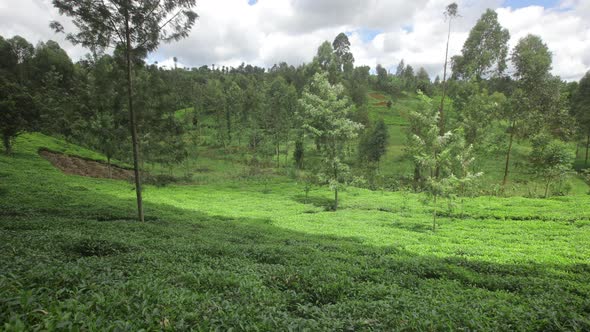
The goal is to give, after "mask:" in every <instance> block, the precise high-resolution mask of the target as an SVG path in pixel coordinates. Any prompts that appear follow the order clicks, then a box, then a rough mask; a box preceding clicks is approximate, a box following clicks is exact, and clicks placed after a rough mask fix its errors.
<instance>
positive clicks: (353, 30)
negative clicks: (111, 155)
mask: <svg viewBox="0 0 590 332" xmlns="http://www.w3.org/2000/svg"><path fill="white" fill-rule="evenodd" d="M449 2H451V0H413V1H407V0H198V1H197V7H196V8H195V10H196V12H197V13H198V14H199V16H200V18H199V20H198V23H197V24H196V25H195V27H194V28H193V30H192V32H191V34H190V36H189V37H188V38H187V39H185V40H183V41H180V42H176V43H174V44H164V45H162V46H161V47H160V49H158V50H157V51H156V52H155V53H153V54H151V55H150V57H149V59H148V60H149V61H150V62H154V61H158V62H159V63H160V64H161V65H168V66H170V65H171V63H172V60H171V59H172V57H173V56H176V57H177V58H178V59H179V63H180V64H182V65H183V66H190V67H192V66H202V65H211V64H216V65H226V66H237V65H239V64H240V63H241V62H246V63H250V64H255V65H259V66H264V67H269V66H272V65H273V64H274V63H278V62H282V61H286V62H287V63H289V64H294V65H298V64H301V63H304V62H310V61H311V59H312V58H313V55H314V54H315V52H316V50H317V48H318V46H319V45H320V43H321V42H322V41H324V40H329V41H332V40H333V39H334V37H335V36H336V35H337V34H338V33H339V32H346V33H347V34H348V35H349V39H350V41H351V43H352V51H353V53H354V56H355V58H356V64H357V65H368V66H370V67H371V68H374V67H375V66H376V64H378V63H380V64H382V65H384V66H385V67H386V68H391V70H395V67H396V65H397V63H399V61H400V60H401V59H404V60H405V61H406V63H409V64H411V65H412V66H414V67H416V68H418V67H420V66H423V67H424V68H426V70H427V71H428V72H429V73H430V74H431V75H432V76H435V75H437V74H439V73H440V72H441V71H442V66H443V61H444V44H445V38H446V24H445V22H444V18H443V15H442V13H443V11H444V9H445V7H446V5H447V4H448V3H449ZM456 2H457V3H458V4H459V11H460V14H461V17H460V18H459V19H458V20H457V21H456V23H455V24H454V27H453V34H452V37H451V46H450V55H454V54H457V53H459V52H460V50H461V47H462V45H463V42H464V41H465V39H466V38H467V35H468V33H469V30H470V29H471V27H472V26H473V25H474V24H475V22H476V21H477V19H478V18H479V17H480V16H481V14H482V13H483V12H484V11H485V9H486V8H492V9H494V10H496V12H497V13H498V16H499V20H500V23H501V24H502V25H503V26H504V27H506V28H508V30H509V31H510V34H511V40H510V45H511V47H512V46H514V45H515V44H516V42H517V41H518V39H519V38H521V37H523V36H525V35H526V34H529V33H533V34H537V35H539V36H541V37H542V38H543V40H544V41H545V42H546V43H547V44H548V46H549V48H550V49H551V51H552V52H553V73H554V74H556V75H559V76H561V77H562V78H563V79H566V80H577V79H579V78H580V77H582V76H583V75H584V73H585V72H586V71H588V70H590V0H458V1H456ZM51 20H59V21H61V22H63V23H66V24H64V25H65V26H66V29H68V28H70V29H71V28H72V26H71V25H70V24H67V19H64V18H63V17H60V16H59V14H58V13H57V11H56V10H55V9H53V8H52V6H51V1H50V0H1V1H0V34H1V35H2V36H4V37H11V36H13V35H15V34H19V35H21V36H23V37H25V38H26V39H28V40H29V41H30V42H32V43H33V44H35V43H37V42H38V41H40V40H47V39H53V40H56V41H58V42H59V43H60V44H61V45H62V47H63V48H64V49H66V50H67V51H68V52H69V54H70V56H71V57H72V58H74V59H79V58H80V57H81V56H83V55H84V54H85V51H84V49H81V48H80V47H75V46H73V45H71V44H69V43H68V42H67V41H64V39H63V36H61V35H56V34H54V33H53V32H52V31H51V30H50V29H49V26H48V25H49V22H50V21H51Z"/></svg>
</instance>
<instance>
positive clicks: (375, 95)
mask: <svg viewBox="0 0 590 332" xmlns="http://www.w3.org/2000/svg"><path fill="white" fill-rule="evenodd" d="M369 96H371V98H375V99H379V100H384V99H385V96H384V95H382V94H380V93H369Z"/></svg>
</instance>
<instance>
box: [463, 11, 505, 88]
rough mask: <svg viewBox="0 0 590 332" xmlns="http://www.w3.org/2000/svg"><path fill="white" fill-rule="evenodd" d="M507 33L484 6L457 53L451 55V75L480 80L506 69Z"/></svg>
mask: <svg viewBox="0 0 590 332" xmlns="http://www.w3.org/2000/svg"><path fill="white" fill-rule="evenodd" d="M508 40H510V33H509V32H508V30H507V29H505V28H502V26H501V25H500V23H499V22H498V14H497V13H496V12H495V11H493V10H491V9H488V10H486V12H485V13H484V14H483V15H482V16H481V18H480V19H479V20H478V21H477V23H476V24H475V26H474V27H473V28H472V29H471V31H470V32H469V37H467V40H466V41H465V43H464V44H463V49H462V51H461V55H458V56H455V57H453V58H452V63H453V76H454V77H456V78H463V79H471V78H475V79H477V80H481V79H482V78H486V77H497V76H500V75H502V74H503V73H504V71H505V70H506V67H507V65H506V59H507V57H508Z"/></svg>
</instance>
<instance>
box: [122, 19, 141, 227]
mask: <svg viewBox="0 0 590 332" xmlns="http://www.w3.org/2000/svg"><path fill="white" fill-rule="evenodd" d="M125 41H126V44H127V45H126V46H127V47H126V49H125V57H126V60H127V68H126V69H127V98H128V101H129V125H130V127H131V128H130V130H131V143H132V145H133V173H134V176H135V194H136V196H137V215H138V218H139V221H141V222H143V221H144V217H143V201H142V197H141V178H140V174H139V144H138V142H137V128H136V124H135V122H136V117H135V112H134V111H133V86H132V84H133V83H132V82H131V36H130V29H129V10H128V9H125Z"/></svg>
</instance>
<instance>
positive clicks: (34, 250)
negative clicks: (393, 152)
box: [0, 134, 590, 331]
mask: <svg viewBox="0 0 590 332" xmlns="http://www.w3.org/2000/svg"><path fill="white" fill-rule="evenodd" d="M42 147H45V148H50V149H51V150H54V151H62V152H65V153H69V154H74V155H79V156H82V157H87V158H92V159H99V160H100V159H102V158H103V157H102V156H100V155H98V154H96V153H94V152H92V151H88V150H85V149H83V148H79V147H76V146H74V145H71V144H65V143H63V142H61V141H59V140H57V139H53V138H49V137H46V136H43V135H40V134H30V135H24V136H22V137H20V138H19V139H18V141H17V142H16V145H15V155H14V156H13V157H6V156H1V157H0V254H1V256H0V257H2V264H0V329H2V330H7V331H13V330H15V331H18V330H54V329H60V330H99V329H100V330H103V329H107V330H132V331H136V330H140V329H145V330H157V329H171V330H172V329H173V330H185V329H195V330H211V329H218V330H229V329H233V330H249V331H250V330H265V331H283V330H305V329H308V330H389V331H391V330H461V329H463V330H510V331H539V330H578V331H584V330H589V329H590V318H589V317H590V263H589V257H590V243H589V242H588V238H589V236H590V209H588V208H587V207H588V206H589V204H590V196H588V195H582V194H581V195H572V196H566V197H556V198H552V199H544V200H542V199H527V198H518V197H512V198H498V197H479V198H474V199H467V200H466V202H465V204H464V208H463V213H460V210H459V208H458V207H454V208H453V209H450V208H447V207H446V205H444V204H443V205H444V206H443V210H442V213H443V215H444V217H442V218H440V220H439V221H440V224H439V228H438V230H437V231H436V232H434V233H433V232H432V231H431V230H430V227H431V208H430V207H429V206H428V205H425V204H424V203H423V197H422V196H421V195H417V194H410V193H403V192H396V193H391V192H383V193H382V192H371V191H367V190H362V189H356V188H350V189H349V190H348V191H346V192H344V193H343V194H342V202H341V207H342V209H340V210H338V211H337V212H331V211H326V209H325V206H326V205H328V204H330V197H331V193H330V192H329V190H328V189H326V188H314V189H313V190H312V191H311V193H310V197H309V199H307V200H306V199H305V197H304V192H303V186H302V185H301V184H298V183H296V182H295V181H293V180H290V179H288V178H286V177H281V176H272V177H270V178H268V179H267V180H266V181H264V182H261V181H256V180H247V179H245V178H243V177H240V176H239V171H236V172H235V173H231V172H230V173H229V175H226V176H225V177H223V178H222V180H219V181H217V182H216V183H207V181H203V182H202V183H204V184H201V185H179V186H167V187H162V188H159V187H154V186H147V187H146V190H145V194H144V195H145V201H146V202H145V205H146V215H147V222H146V223H138V222H135V221H134V216H135V213H134V192H133V186H132V185H131V184H130V183H127V182H124V181H116V180H108V179H93V178H85V177H79V176H68V175H65V174H63V173H61V172H60V171H58V170H57V169H55V168H54V167H53V166H51V164H49V162H47V161H46V160H44V159H42V158H41V157H40V156H39V155H38V154H37V151H38V149H39V148H42ZM202 159H204V161H203V162H204V163H210V166H211V167H215V166H216V165H218V164H216V161H214V160H208V159H206V158H202ZM207 160H208V161H207Z"/></svg>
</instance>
